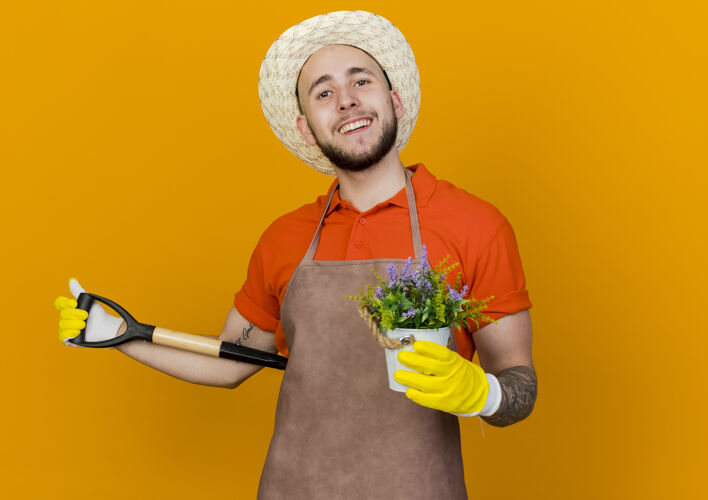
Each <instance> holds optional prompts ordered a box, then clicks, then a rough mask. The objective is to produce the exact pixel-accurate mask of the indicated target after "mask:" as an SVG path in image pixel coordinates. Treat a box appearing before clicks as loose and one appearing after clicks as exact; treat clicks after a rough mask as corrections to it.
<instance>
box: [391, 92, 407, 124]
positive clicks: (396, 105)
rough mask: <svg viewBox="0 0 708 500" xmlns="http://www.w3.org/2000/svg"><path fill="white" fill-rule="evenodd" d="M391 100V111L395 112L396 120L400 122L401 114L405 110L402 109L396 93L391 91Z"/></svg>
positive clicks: (399, 97)
mask: <svg viewBox="0 0 708 500" xmlns="http://www.w3.org/2000/svg"><path fill="white" fill-rule="evenodd" d="M391 100H392V101H393V110H394V111H395V112H396V118H397V119H399V120H400V119H401V118H403V114H404V113H405V111H406V110H405V108H404V107H403V101H402V100H401V96H399V95H398V92H396V91H395V90H391Z"/></svg>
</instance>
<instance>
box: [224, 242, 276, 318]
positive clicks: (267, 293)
mask: <svg viewBox="0 0 708 500" xmlns="http://www.w3.org/2000/svg"><path fill="white" fill-rule="evenodd" d="M266 260H267V259H266V255H265V253H264V248H263V238H261V240H260V241H259V242H258V244H257V245H256V248H255V249H254V250H253V254H252V255H251V260H250V262H249V264H248V274H247V276H246V281H245V283H244V284H243V286H242V287H241V289H240V290H239V291H238V292H236V295H235V296H234V307H236V310H238V312H239V313H240V314H241V316H243V317H244V318H246V319H247V320H248V321H250V322H251V323H253V324H254V325H256V326H257V327H258V328H260V329H261V330H265V331H267V332H275V331H276V329H277V327H278V324H279V323H280V304H279V301H278V297H277V296H275V295H274V294H273V291H272V287H271V286H270V284H271V283H272V280H271V279H269V277H268V272H269V266H268V263H267V262H266Z"/></svg>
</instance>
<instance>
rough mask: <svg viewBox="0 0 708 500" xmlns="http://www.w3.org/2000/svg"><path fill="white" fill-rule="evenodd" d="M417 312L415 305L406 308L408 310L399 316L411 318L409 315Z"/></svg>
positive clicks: (411, 315)
mask: <svg viewBox="0 0 708 500" xmlns="http://www.w3.org/2000/svg"><path fill="white" fill-rule="evenodd" d="M417 312H418V311H416V309H415V307H411V308H410V309H408V311H406V312H404V313H403V314H402V315H401V316H403V317H404V318H411V317H413V316H415V313H417Z"/></svg>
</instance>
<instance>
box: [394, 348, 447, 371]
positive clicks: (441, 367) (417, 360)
mask: <svg viewBox="0 0 708 500" xmlns="http://www.w3.org/2000/svg"><path fill="white" fill-rule="evenodd" d="M397 358H398V361H399V362H400V363H401V364H402V365H404V366H407V367H408V368H410V369H412V370H416V371H419V372H421V373H425V374H428V375H440V374H441V373H444V372H445V368H446V365H445V364H443V363H441V362H440V361H438V360H436V359H433V358H429V357H427V356H424V355H422V354H418V353H417V352H410V351H401V352H399V353H398V356H397Z"/></svg>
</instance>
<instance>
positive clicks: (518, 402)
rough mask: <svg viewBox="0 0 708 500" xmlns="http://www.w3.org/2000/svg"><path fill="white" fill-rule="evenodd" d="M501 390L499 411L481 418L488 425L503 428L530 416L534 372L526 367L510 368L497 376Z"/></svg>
mask: <svg viewBox="0 0 708 500" xmlns="http://www.w3.org/2000/svg"><path fill="white" fill-rule="evenodd" d="M497 380H499V385H500V386H501V390H502V399H501V404H500V405H499V409H498V410H497V411H496V412H495V413H494V415H491V416H489V417H481V418H482V419H483V420H484V421H485V422H487V423H488V424H489V425H494V426H496V427H505V426H507V425H511V424H513V423H516V422H518V421H520V420H523V419H525V418H526V417H528V416H529V415H530V414H531V410H533V405H534V403H535V402H536V371H535V370H534V369H533V368H531V367H528V366H512V367H511V368H507V369H506V370H502V371H501V372H499V375H497Z"/></svg>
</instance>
